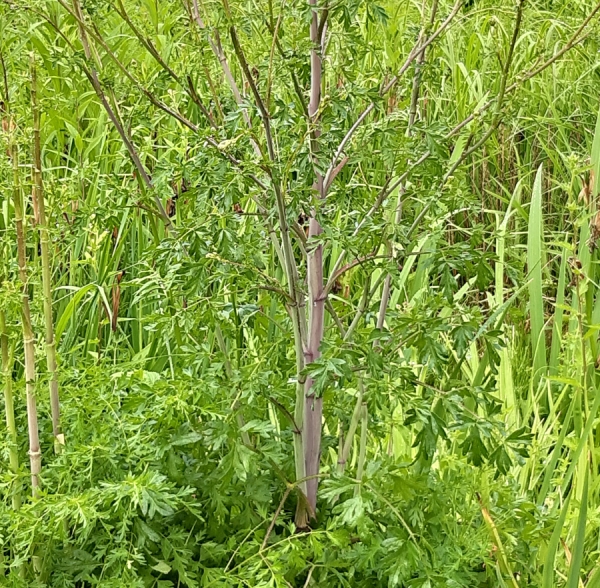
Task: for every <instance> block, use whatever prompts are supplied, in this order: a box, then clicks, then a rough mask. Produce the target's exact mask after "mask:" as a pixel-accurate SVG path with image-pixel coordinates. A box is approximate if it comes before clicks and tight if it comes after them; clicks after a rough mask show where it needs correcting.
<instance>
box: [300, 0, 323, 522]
mask: <svg viewBox="0 0 600 588" xmlns="http://www.w3.org/2000/svg"><path fill="white" fill-rule="evenodd" d="M309 4H310V6H311V9H312V18H311V23H310V41H311V45H312V47H311V51H310V69H311V79H310V101H309V104H308V122H309V125H310V132H311V151H312V155H313V159H314V160H315V166H314V168H315V181H314V183H313V194H314V196H315V199H316V201H317V202H318V201H320V200H322V199H324V198H325V196H326V191H325V187H324V184H323V176H322V174H321V173H320V172H319V171H317V169H318V166H317V165H316V164H317V161H316V160H317V154H318V151H319V143H318V138H319V135H320V131H319V107H320V104H321V84H322V80H323V55H322V53H323V51H324V45H325V44H324V39H325V31H326V28H327V27H326V21H323V22H321V23H320V22H319V18H318V12H317V1H316V0H309ZM323 18H324V19H326V18H327V12H326V11H325V12H324V13H323ZM322 232H323V229H322V227H321V225H320V223H319V221H318V220H317V210H316V206H315V207H313V210H312V211H311V217H310V221H309V226H308V238H309V241H308V244H307V249H308V256H307V281H308V308H309V315H308V341H307V346H306V349H305V351H304V360H305V363H306V364H307V365H308V364H310V363H312V362H314V361H316V360H317V359H319V357H320V355H321V352H320V351H319V347H320V346H321V341H322V339H323V329H324V322H325V302H326V300H327V293H326V292H325V289H324V284H323V245H322V244H321V243H319V244H317V245H314V244H311V243H310V240H311V239H312V238H315V237H318V236H319V235H320V234H321V233H322ZM313 386H314V382H313V380H312V378H310V377H308V378H307V379H306V384H305V389H304V430H303V439H304V461H305V470H306V476H307V477H308V481H307V483H306V497H307V500H308V505H309V506H310V508H311V510H312V511H313V513H314V512H315V511H316V506H317V490H318V486H319V478H318V474H319V461H320V456H321V431H322V427H323V423H322V421H323V398H322V397H320V396H317V395H316V394H315V390H314V387H313ZM298 515H301V513H297V520H296V524H297V525H298V523H299V520H298V519H299V516H298Z"/></svg>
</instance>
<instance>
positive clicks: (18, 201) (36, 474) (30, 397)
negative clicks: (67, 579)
mask: <svg viewBox="0 0 600 588" xmlns="http://www.w3.org/2000/svg"><path fill="white" fill-rule="evenodd" d="M10 154H11V159H12V167H13V204H14V209H15V225H16V229H17V263H18V266H19V279H20V281H21V316H22V321H23V346H24V349H25V391H26V395H27V429H28V432H29V462H30V468H31V493H32V495H33V497H34V498H37V497H38V496H39V488H40V473H41V471H42V453H41V451H40V439H39V429H38V417H37V403H36V397H35V337H34V334H33V327H32V324H31V311H30V308H29V293H28V291H27V257H26V245H25V243H26V241H25V223H24V220H23V218H24V206H23V194H22V191H21V186H20V183H19V153H18V149H17V144H16V142H15V140H14V136H13V137H12V138H11V146H10Z"/></svg>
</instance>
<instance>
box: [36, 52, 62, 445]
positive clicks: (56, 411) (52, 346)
mask: <svg viewBox="0 0 600 588" xmlns="http://www.w3.org/2000/svg"><path fill="white" fill-rule="evenodd" d="M30 73H31V107H32V111H33V194H34V201H35V202H37V207H38V210H37V218H38V231H39V234H40V249H41V262H42V291H43V298H44V324H45V331H46V363H47V365H48V374H49V376H50V382H49V387H50V410H51V414H52V434H53V435H54V452H55V453H60V451H61V448H62V446H63V445H64V442H65V440H64V435H63V433H62V431H61V426H60V401H59V394H58V371H57V363H56V341H55V338H54V321H53V318H52V274H51V271H50V254H49V247H48V243H49V237H48V221H47V218H46V205H45V203H44V184H43V179H42V152H41V142H40V107H39V102H38V98H37V72H36V67H35V56H34V54H33V53H32V54H31V56H30Z"/></svg>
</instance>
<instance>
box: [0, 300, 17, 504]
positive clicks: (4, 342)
mask: <svg viewBox="0 0 600 588" xmlns="http://www.w3.org/2000/svg"><path fill="white" fill-rule="evenodd" d="M0 351H1V352H2V374H3V377H4V411H5V413H6V428H7V430H8V437H9V443H10V445H9V448H8V463H9V465H10V471H11V472H12V473H13V474H14V475H15V481H14V483H13V487H12V507H13V509H14V510H19V508H21V485H20V482H19V480H18V479H17V478H16V476H17V475H18V473H19V453H18V451H17V427H16V425H15V407H14V397H13V387H12V368H13V355H12V353H11V350H10V348H9V342H8V331H7V328H6V313H5V312H4V311H3V310H0Z"/></svg>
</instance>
